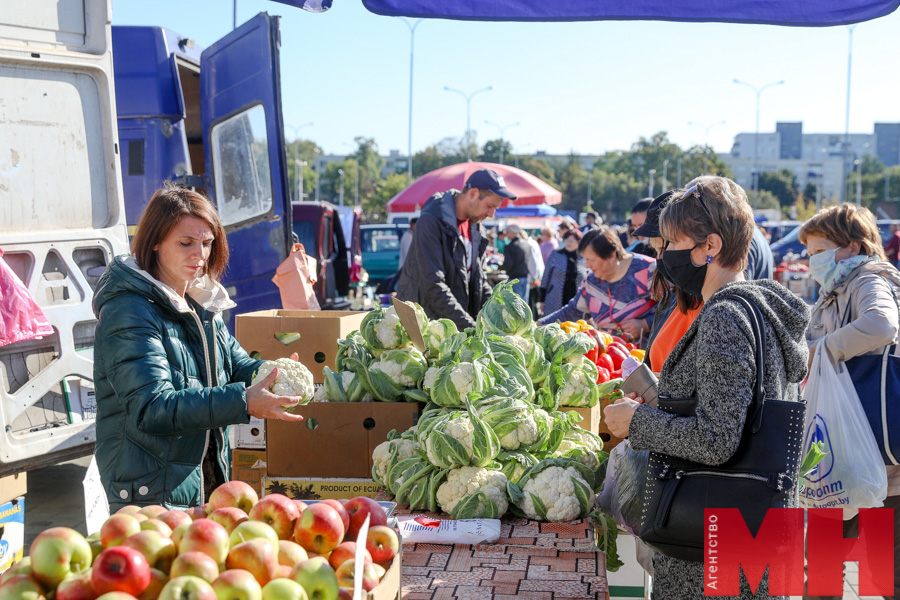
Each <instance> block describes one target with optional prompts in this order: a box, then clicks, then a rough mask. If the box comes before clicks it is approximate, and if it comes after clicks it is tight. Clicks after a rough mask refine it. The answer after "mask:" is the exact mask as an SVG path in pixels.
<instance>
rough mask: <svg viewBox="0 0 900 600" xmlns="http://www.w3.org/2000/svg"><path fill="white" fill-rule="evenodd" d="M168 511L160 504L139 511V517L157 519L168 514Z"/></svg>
mask: <svg viewBox="0 0 900 600" xmlns="http://www.w3.org/2000/svg"><path fill="white" fill-rule="evenodd" d="M167 510H169V509H167V508H166V507H165V506H160V505H159V504H151V505H150V506H144V507H143V508H141V510H139V511H138V514H139V515H147V518H148V519H155V518H156V517H158V516H159V515H161V514H163V513H164V512H166V511H167Z"/></svg>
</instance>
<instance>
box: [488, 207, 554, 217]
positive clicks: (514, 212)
mask: <svg viewBox="0 0 900 600" xmlns="http://www.w3.org/2000/svg"><path fill="white" fill-rule="evenodd" d="M555 214H556V209H555V208H553V207H552V206H550V205H549V204H535V205H533V206H507V207H505V208H498V209H497V213H496V217H497V218H498V219H502V218H504V217H551V216H553V215H555Z"/></svg>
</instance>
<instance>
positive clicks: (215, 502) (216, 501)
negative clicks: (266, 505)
mask: <svg viewBox="0 0 900 600" xmlns="http://www.w3.org/2000/svg"><path fill="white" fill-rule="evenodd" d="M257 502H259V495H258V494H257V493H256V490H254V489H253V488H252V487H250V485H248V484H246V483H244V482H243V481H229V482H228V483H223V484H222V485H220V486H219V487H217V488H216V489H215V490H213V493H212V494H210V495H209V503H208V506H207V507H206V514H209V513H211V512H212V511H214V510H217V509H219V508H222V507H223V506H236V507H237V508H239V509H241V510H242V511H244V512H245V513H248V514H249V513H250V509H252V508H253V506H254V505H255V504H256V503H257Z"/></svg>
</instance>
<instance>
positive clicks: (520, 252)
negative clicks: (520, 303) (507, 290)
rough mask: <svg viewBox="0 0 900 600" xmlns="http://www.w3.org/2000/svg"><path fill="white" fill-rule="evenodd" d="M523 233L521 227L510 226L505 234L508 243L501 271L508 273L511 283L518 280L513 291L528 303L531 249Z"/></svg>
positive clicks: (504, 249)
mask: <svg viewBox="0 0 900 600" xmlns="http://www.w3.org/2000/svg"><path fill="white" fill-rule="evenodd" d="M521 233H522V229H521V227H519V226H518V225H515V224H514V225H510V226H508V227H507V228H506V231H504V232H503V234H504V235H505V236H506V240H507V241H506V246H505V247H504V248H503V264H502V265H501V266H500V269H501V270H502V271H505V272H506V275H507V277H509V279H510V281H512V280H517V281H516V282H515V283H514V284H513V291H514V292H515V293H516V295H518V296H519V297H520V298H522V299H523V300H525V302H528V262H529V260H530V258H531V248H529V247H528V242H526V241H525V240H524V238H522V236H521Z"/></svg>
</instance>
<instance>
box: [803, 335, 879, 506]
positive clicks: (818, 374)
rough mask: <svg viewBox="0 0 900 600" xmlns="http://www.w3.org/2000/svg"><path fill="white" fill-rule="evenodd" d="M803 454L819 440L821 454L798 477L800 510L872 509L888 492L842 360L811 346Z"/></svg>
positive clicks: (870, 435)
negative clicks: (811, 354) (811, 359)
mask: <svg viewBox="0 0 900 600" xmlns="http://www.w3.org/2000/svg"><path fill="white" fill-rule="evenodd" d="M803 398H804V399H805V400H806V402H807V409H806V432H805V434H804V436H803V451H804V452H803V454H804V455H805V454H806V452H808V451H809V449H810V447H811V445H812V444H813V443H814V442H824V444H825V447H824V451H825V458H824V459H822V462H820V463H819V464H818V465H817V466H816V468H815V469H813V470H812V472H810V473H809V474H808V475H807V476H806V477H804V478H803V481H802V482H801V483H802V486H801V488H800V506H802V507H803V508H844V509H847V508H849V509H860V508H877V507H880V506H882V504H883V502H882V501H883V500H884V498H885V496H886V495H887V472H886V471H885V469H884V461H883V460H882V458H881V454H880V453H879V451H878V446H876V445H875V436H874V435H873V434H872V429H871V428H870V427H869V422H868V421H867V420H866V415H865V413H864V412H863V409H862V405H860V403H859V397H858V396H857V395H856V388H854V387H853V381H852V380H851V379H850V375H849V373H847V368H846V366H844V364H843V363H839V364H838V365H837V366H835V365H834V364H833V362H832V360H831V357H830V355H829V354H828V351H827V350H826V349H825V345H824V344H822V343H821V342H819V344H817V345H816V349H815V356H814V357H813V361H812V368H810V371H809V379H808V380H807V383H806V388H805V389H804V391H803Z"/></svg>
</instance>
